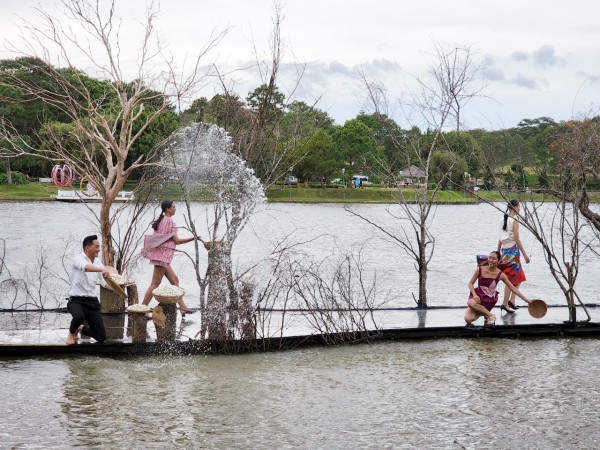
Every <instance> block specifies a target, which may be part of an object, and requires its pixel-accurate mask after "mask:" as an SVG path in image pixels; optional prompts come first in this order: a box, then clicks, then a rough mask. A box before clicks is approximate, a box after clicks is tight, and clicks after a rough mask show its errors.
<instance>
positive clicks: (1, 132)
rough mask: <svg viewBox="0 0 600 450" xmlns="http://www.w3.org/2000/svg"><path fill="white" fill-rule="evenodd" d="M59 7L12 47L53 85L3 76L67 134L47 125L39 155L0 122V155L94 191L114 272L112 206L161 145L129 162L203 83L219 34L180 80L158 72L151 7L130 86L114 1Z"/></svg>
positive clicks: (65, 0) (73, 1)
mask: <svg viewBox="0 0 600 450" xmlns="http://www.w3.org/2000/svg"><path fill="white" fill-rule="evenodd" d="M105 5H106V6H105ZM60 6H61V13H62V15H54V14H52V13H50V12H48V11H47V10H45V9H43V7H41V6H40V7H38V8H36V10H37V12H38V13H39V22H35V23H34V22H30V21H25V22H24V23H23V25H22V28H21V30H22V34H21V38H22V41H23V44H22V46H21V47H19V46H16V45H13V49H14V50H15V51H16V52H18V53H19V54H22V55H25V56H29V57H33V58H37V59H38V60H39V61H40V64H39V65H38V67H36V68H35V70H39V71H41V72H43V73H44V75H45V76H46V78H47V79H49V80H51V83H50V84H51V85H50V86H48V85H43V84H41V83H36V82H35V81H32V80H29V79H23V78H20V77H18V76H12V77H11V76H8V77H7V78H6V79H7V80H8V81H5V83H7V84H9V85H11V86H12V87H14V88H17V89H19V90H20V91H21V92H22V95H23V98H24V100H25V101H27V100H37V101H42V102H44V103H46V104H48V105H51V106H53V107H54V108H57V109H58V110H60V111H61V112H62V113H63V114H64V115H66V116H67V117H68V118H69V119H70V120H71V122H70V124H69V126H68V127H66V128H65V127H60V128H59V127H52V126H45V127H44V129H43V133H44V141H45V142H46V143H47V144H46V145H45V146H44V147H43V148H33V147H31V146H30V145H29V143H28V141H27V140H26V139H24V138H22V137H21V136H18V135H17V134H16V131H15V129H14V127H12V126H11V125H10V124H9V123H7V122H6V121H4V120H3V121H2V123H1V127H0V139H7V141H8V142H10V143H11V145H10V148H5V149H4V150H3V153H5V154H8V156H13V157H14V156H19V155H37V156H40V157H42V158H46V159H48V160H51V161H57V162H61V163H68V164H70V165H71V166H72V167H73V168H74V169H75V170H76V171H77V173H78V174H80V175H81V176H84V177H85V178H87V179H88V180H89V181H90V182H91V183H92V184H93V185H94V187H95V188H96V189H97V190H98V191H99V193H100V195H101V196H102V205H101V209H100V213H99V217H98V219H99V225H100V230H101V234H102V256H103V261H104V263H106V264H109V265H113V262H114V257H115V251H114V247H113V237H112V231H111V205H112V204H113V201H114V199H115V198H116V197H117V196H118V193H119V191H120V190H121V189H122V188H123V185H124V183H125V181H126V180H127V179H128V177H129V176H130V175H131V174H132V172H133V171H134V170H137V169H141V168H143V167H145V166H147V165H149V164H152V163H154V162H156V159H157V153H158V151H159V149H160V143H157V145H155V146H154V148H152V149H151V150H150V151H148V152H147V153H146V154H143V155H139V156H138V157H137V158H135V159H133V160H132V161H131V162H128V161H129V160H128V156H129V155H130V153H131V150H132V148H133V146H134V145H135V144H136V142H138V140H139V139H140V137H141V136H142V135H143V134H144V132H145V131H146V130H147V129H148V127H149V126H150V125H151V124H153V123H154V122H155V121H157V120H158V119H159V117H160V116H161V114H163V113H165V112H166V111H169V110H171V109H172V103H171V99H172V98H175V99H176V100H178V101H179V100H180V99H182V98H185V97H186V96H189V95H192V94H193V93H194V92H195V88H196V87H197V86H198V84H199V83H200V82H201V81H202V80H203V79H204V78H205V77H206V76H207V72H203V71H202V67H201V65H200V61H201V58H202V57H203V56H204V55H205V54H206V53H207V52H208V51H209V50H210V49H212V48H213V47H214V46H215V45H216V44H217V43H218V42H219V40H220V39H221V38H222V36H223V33H217V34H213V35H211V36H210V37H209V39H208V42H207V44H206V45H205V46H204V47H203V48H202V49H201V50H200V51H199V54H198V57H197V58H196V59H195V61H194V63H193V64H192V65H191V66H192V70H191V72H190V73H189V74H188V75H185V76H184V75H178V74H177V73H176V72H175V70H174V69H173V67H174V65H173V63H172V61H169V60H167V61H165V63H166V64H167V66H168V67H169V70H166V71H163V72H158V73H157V72H156V69H155V67H156V64H157V63H158V62H159V61H160V59H161V58H162V57H163V51H164V50H163V48H162V44H161V41H160V39H159V38H158V36H157V32H156V30H155V28H154V23H155V19H156V17H157V9H156V8H154V7H153V6H149V7H148V9H147V10H146V11H145V20H144V21H143V22H142V27H141V39H140V42H139V52H138V55H137V61H136V68H135V69H136V75H135V79H134V80H132V81H127V80H126V75H125V72H126V70H125V67H123V57H122V55H121V44H122V42H121V37H120V31H121V27H120V20H119V19H118V18H117V16H116V11H115V6H116V2H115V0H113V1H110V2H108V3H104V2H97V1H93V0H62V2H61V3H60ZM54 57H55V58H56V62H57V64H56V66H55V65H53V62H54V60H53V58H54ZM78 64H79V65H82V66H85V67H86V70H87V71H89V72H93V73H94V74H95V75H96V76H97V77H98V78H100V79H102V80H106V81H101V82H99V81H98V80H93V79H91V78H90V77H89V76H88V75H87V74H86V73H84V72H83V71H80V70H77V69H75V67H76V66H77V65H78Z"/></svg>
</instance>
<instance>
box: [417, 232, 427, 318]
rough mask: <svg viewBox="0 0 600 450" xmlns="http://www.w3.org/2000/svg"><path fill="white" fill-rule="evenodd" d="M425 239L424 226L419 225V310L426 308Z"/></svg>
mask: <svg viewBox="0 0 600 450" xmlns="http://www.w3.org/2000/svg"><path fill="white" fill-rule="evenodd" d="M425 239H427V234H426V230H425V224H424V223H421V235H420V236H419V302H418V303H417V307H419V308H427V253H426V250H427V248H426V244H425Z"/></svg>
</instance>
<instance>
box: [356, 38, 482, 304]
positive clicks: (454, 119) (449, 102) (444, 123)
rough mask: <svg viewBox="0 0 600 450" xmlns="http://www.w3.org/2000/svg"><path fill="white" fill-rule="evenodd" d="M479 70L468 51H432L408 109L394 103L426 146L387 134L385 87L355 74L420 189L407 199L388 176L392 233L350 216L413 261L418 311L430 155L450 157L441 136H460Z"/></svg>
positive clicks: (425, 256) (426, 243)
mask: <svg viewBox="0 0 600 450" xmlns="http://www.w3.org/2000/svg"><path fill="white" fill-rule="evenodd" d="M479 69H480V67H479V65H478V64H477V63H476V58H475V55H474V53H473V52H472V51H471V49H470V48H468V47H465V48H454V49H452V50H445V49H444V48H442V46H440V45H436V60H435V61H434V62H433V64H432V66H431V69H430V75H431V78H430V79H427V78H426V79H420V78H417V82H418V86H419V87H420V91H419V92H418V93H417V94H416V95H413V97H412V101H411V102H410V104H407V105H405V104H404V103H400V105H401V107H402V109H403V111H404V112H405V117H406V119H407V120H409V121H410V120H412V119H411V117H412V116H413V113H414V112H416V113H418V115H419V117H420V119H421V123H422V124H424V125H425V126H426V127H427V128H428V130H429V131H430V135H431V136H430V139H429V140H428V141H425V140H422V139H421V137H420V136H419V137H417V138H412V137H411V135H410V134H408V133H398V130H397V129H394V128H391V127H390V125H391V121H389V120H387V118H388V117H391V114H392V112H391V108H390V102H389V99H388V94H387V90H386V88H385V86H383V85H382V84H381V83H380V82H377V81H372V80H370V79H369V77H368V75H367V74H366V73H364V71H363V72H362V73H360V74H359V78H360V80H361V82H362V84H363V86H364V88H365V91H366V93H367V107H368V108H369V109H370V110H371V111H372V112H373V113H374V114H375V115H376V117H378V118H380V120H381V124H382V126H383V127H384V129H385V130H386V132H387V134H388V136H389V137H390V139H391V141H392V143H393V145H394V147H395V149H396V151H397V152H398V153H399V154H400V155H402V156H403V158H404V159H405V161H406V165H407V167H408V166H410V165H411V163H412V162H413V161H418V162H419V166H420V167H419V169H420V170H421V171H422V172H423V174H424V181H423V183H422V186H420V187H418V188H416V189H415V190H414V191H412V190H411V191H410V195H409V194H408V192H407V190H405V189H402V188H401V187H400V184H401V183H400V179H399V175H398V173H394V172H390V173H388V177H389V178H390V179H392V180H394V181H395V182H396V185H398V186H399V189H398V191H397V192H396V200H397V202H398V206H399V207H400V212H396V211H394V210H392V209H391V208H388V213H389V214H390V215H391V216H392V217H393V218H394V219H395V220H396V223H398V224H399V225H398V226H397V227H396V228H393V229H392V228H390V227H388V226H385V225H382V224H380V223H377V222H375V221H373V220H372V219H369V218H367V217H365V216H363V215H361V214H359V213H357V212H354V211H350V212H351V213H352V214H353V215H355V216H357V217H359V218H361V219H362V220H364V221H365V222H367V223H368V224H369V225H371V226H373V227H374V228H375V229H377V230H379V231H380V232H381V233H383V234H384V235H386V236H387V237H388V238H390V239H391V241H392V242H394V243H395V244H397V245H398V246H399V247H400V248H402V249H403V250H404V252H405V253H406V254H407V255H409V256H410V257H411V258H412V259H413V260H414V261H415V269H416V271H417V273H418V274H419V297H418V299H417V306H418V307H420V308H425V307H427V272H428V265H429V262H430V260H431V258H432V256H433V251H434V248H435V237H434V236H433V235H432V234H431V232H430V227H431V223H432V221H433V217H434V212H435V198H436V195H437V193H438V190H439V189H440V187H441V186H440V184H439V183H438V184H437V185H436V186H435V187H433V189H432V190H428V186H429V182H430V176H431V175H430V174H431V163H432V157H433V155H434V152H435V151H439V150H442V151H444V152H455V151H456V149H453V148H451V146H450V145H449V144H448V142H447V141H446V140H445V137H444V130H445V129H447V128H449V127H451V126H452V127H453V128H454V129H455V130H456V133H457V134H458V133H459V132H460V128H461V112H462V108H463V107H464V106H465V105H466V104H467V103H468V102H469V101H470V100H471V99H472V98H474V97H475V96H477V95H479V93H480V91H481V89H482V87H481V84H479V82H478V78H477V74H478V72H479ZM408 107H410V111H409V110H408ZM457 142H458V139H457ZM454 160H455V159H454V158H453V159H451V161H454ZM382 170H386V167H385V166H382ZM446 170H447V172H446V174H444V176H442V179H444V178H445V176H446V175H448V172H449V171H451V170H452V165H450V166H449V167H448V168H447V169H446ZM413 195H414V197H413Z"/></svg>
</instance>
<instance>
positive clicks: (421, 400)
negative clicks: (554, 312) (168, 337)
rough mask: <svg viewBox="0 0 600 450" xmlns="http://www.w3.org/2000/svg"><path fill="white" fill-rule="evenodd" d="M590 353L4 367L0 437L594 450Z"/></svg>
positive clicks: (392, 351)
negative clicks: (574, 447)
mask: <svg viewBox="0 0 600 450" xmlns="http://www.w3.org/2000/svg"><path fill="white" fill-rule="evenodd" d="M599 349H600V340H597V339H577V340H573V339H540V340H531V339H528V340H517V339H512V340H497V339H477V340H475V339H473V340H448V339H443V340H436V341H421V342H393V343H380V344H375V345H357V346H343V347H336V348H321V349H308V350H298V351H291V352H285V353H271V354H257V355H244V356H235V357H227V356H224V357H147V358H132V359H111V358H97V357H84V358H68V359H64V360H48V359H39V360H26V361H0V375H2V379H3V386H2V389H3V392H4V395H3V399H4V402H3V403H4V405H3V406H4V408H3V410H4V411H5V414H3V416H2V418H0V425H2V427H0V428H1V429H5V430H8V429H10V433H8V431H7V432H3V434H0V442H1V443H2V445H3V446H10V445H20V446H24V447H26V446H30V447H32V446H36V445H37V446H44V447H55V448H56V447H65V446H68V443H71V444H72V445H74V446H75V445H76V446H83V447H94V446H97V447H121V448H142V447H144V448H161V447H165V446H167V447H178V448H191V447H193V448H200V447H207V448H332V449H337V448H343V449H348V448H454V447H461V446H462V447H465V448H526V447H527V448H564V447H565V446H571V445H575V443H576V446H577V448H597V447H598V439H599V431H598V430H599V428H600V427H599V426H598V425H599V419H598V414H597V412H596V410H597V404H598V402H599V401H600V394H599V393H598V389H597V388H596V383H597V381H596V380H597V379H598V376H599V375H600V373H599V372H600V368H599V367H600V365H599V364H598V355H599V354H600V352H599V351H598V350H599ZM24 405H27V408H25V407H24ZM9 418H10V422H9ZM13 419H16V420H13ZM13 423H15V424H16V425H14V426H13V425H12V424H13Z"/></svg>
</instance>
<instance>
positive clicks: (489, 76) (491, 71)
mask: <svg viewBox="0 0 600 450" xmlns="http://www.w3.org/2000/svg"><path fill="white" fill-rule="evenodd" d="M484 76H485V79H486V80H489V81H504V80H505V77H504V72H503V71H502V70H501V69H497V68H496V67H488V68H486V69H485V72H484Z"/></svg>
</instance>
